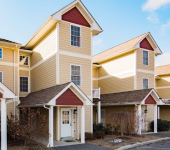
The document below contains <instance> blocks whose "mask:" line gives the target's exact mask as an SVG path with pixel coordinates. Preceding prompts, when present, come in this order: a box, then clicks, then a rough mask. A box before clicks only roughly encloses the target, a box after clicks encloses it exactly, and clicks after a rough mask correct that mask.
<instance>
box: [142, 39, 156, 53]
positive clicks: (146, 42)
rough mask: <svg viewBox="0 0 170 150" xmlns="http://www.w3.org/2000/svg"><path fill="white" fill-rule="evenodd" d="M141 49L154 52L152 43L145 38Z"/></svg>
mask: <svg viewBox="0 0 170 150" xmlns="http://www.w3.org/2000/svg"><path fill="white" fill-rule="evenodd" d="M140 48H144V49H148V50H152V51H153V48H152V46H151V45H150V43H149V42H148V40H147V39H146V38H144V39H143V41H141V42H140Z"/></svg>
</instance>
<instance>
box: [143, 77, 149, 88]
mask: <svg viewBox="0 0 170 150" xmlns="http://www.w3.org/2000/svg"><path fill="white" fill-rule="evenodd" d="M148 88H149V79H147V78H143V89H148Z"/></svg>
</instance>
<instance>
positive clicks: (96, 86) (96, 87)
mask: <svg viewBox="0 0 170 150" xmlns="http://www.w3.org/2000/svg"><path fill="white" fill-rule="evenodd" d="M98 88H99V87H98V80H93V89H98Z"/></svg>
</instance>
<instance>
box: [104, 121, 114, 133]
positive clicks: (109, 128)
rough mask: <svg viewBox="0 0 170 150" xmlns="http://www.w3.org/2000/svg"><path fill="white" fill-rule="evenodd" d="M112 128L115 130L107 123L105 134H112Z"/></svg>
mask: <svg viewBox="0 0 170 150" xmlns="http://www.w3.org/2000/svg"><path fill="white" fill-rule="evenodd" d="M112 128H113V126H112V125H111V123H106V125H105V127H104V132H105V134H111V133H112Z"/></svg>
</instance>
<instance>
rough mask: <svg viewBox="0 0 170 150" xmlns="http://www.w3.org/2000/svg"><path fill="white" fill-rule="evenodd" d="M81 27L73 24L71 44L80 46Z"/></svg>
mask: <svg viewBox="0 0 170 150" xmlns="http://www.w3.org/2000/svg"><path fill="white" fill-rule="evenodd" d="M80 39H81V37H80V27H77V26H73V25H71V45H72V46H77V47H80Z"/></svg>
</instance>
